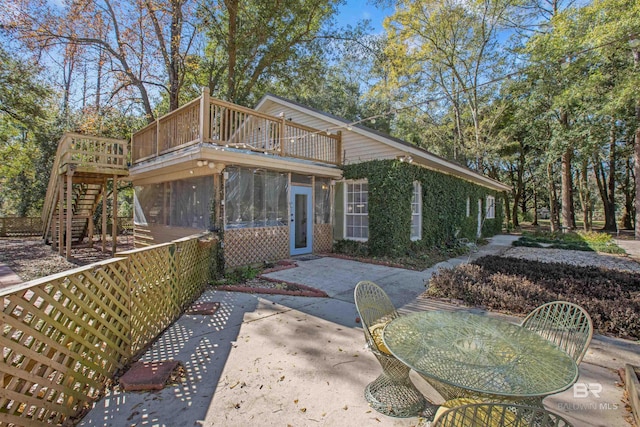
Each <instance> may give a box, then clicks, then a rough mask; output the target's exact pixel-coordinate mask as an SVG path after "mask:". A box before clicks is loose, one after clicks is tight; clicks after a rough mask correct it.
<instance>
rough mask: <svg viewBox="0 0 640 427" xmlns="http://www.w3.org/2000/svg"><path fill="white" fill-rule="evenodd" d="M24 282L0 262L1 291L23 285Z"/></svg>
mask: <svg viewBox="0 0 640 427" xmlns="http://www.w3.org/2000/svg"><path fill="white" fill-rule="evenodd" d="M22 282H23V280H22V279H21V278H20V277H19V276H18V275H17V274H16V273H14V272H13V270H11V269H10V268H9V266H8V265H7V264H5V263H4V262H0V289H3V288H7V287H9V286H11V285H17V284H18V283H22Z"/></svg>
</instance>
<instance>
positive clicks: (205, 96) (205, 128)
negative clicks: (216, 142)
mask: <svg viewBox="0 0 640 427" xmlns="http://www.w3.org/2000/svg"><path fill="white" fill-rule="evenodd" d="M210 104H211V102H210V101H209V88H208V87H206V86H204V87H203V88H202V96H201V97H200V142H209V139H210V138H209V131H210V129H211V124H210V123H209V122H210V120H211V115H210V112H209V110H210Z"/></svg>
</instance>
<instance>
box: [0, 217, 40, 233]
mask: <svg viewBox="0 0 640 427" xmlns="http://www.w3.org/2000/svg"><path fill="white" fill-rule="evenodd" d="M41 234H42V219H41V218H18V217H15V218H14V217H11V218H0V237H11V236H38V235H41Z"/></svg>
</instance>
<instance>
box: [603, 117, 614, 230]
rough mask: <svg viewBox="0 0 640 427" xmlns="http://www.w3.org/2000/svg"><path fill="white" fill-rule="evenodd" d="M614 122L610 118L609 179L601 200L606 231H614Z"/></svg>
mask: <svg viewBox="0 0 640 427" xmlns="http://www.w3.org/2000/svg"><path fill="white" fill-rule="evenodd" d="M615 170H616V123H615V119H614V118H613V117H612V118H611V128H610V131H609V179H608V182H607V187H608V191H607V199H606V200H603V202H604V203H605V209H604V229H605V230H606V231H616V230H617V225H616V200H615V189H616V174H615Z"/></svg>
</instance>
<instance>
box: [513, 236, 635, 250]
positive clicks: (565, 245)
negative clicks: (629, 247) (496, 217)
mask: <svg viewBox="0 0 640 427" xmlns="http://www.w3.org/2000/svg"><path fill="white" fill-rule="evenodd" d="M513 246H527V247H534V248H542V247H549V248H554V249H568V250H573V251H588V252H601V253H607V254H624V253H625V251H624V249H622V248H620V247H619V246H618V245H616V244H615V242H614V241H613V238H612V237H611V236H610V235H608V234H606V233H597V232H594V231H590V232H584V231H578V232H571V233H550V232H527V231H524V232H523V233H522V237H521V238H520V239H518V240H516V241H515V242H513Z"/></svg>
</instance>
